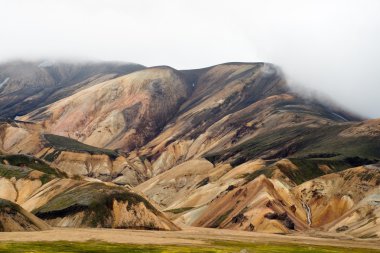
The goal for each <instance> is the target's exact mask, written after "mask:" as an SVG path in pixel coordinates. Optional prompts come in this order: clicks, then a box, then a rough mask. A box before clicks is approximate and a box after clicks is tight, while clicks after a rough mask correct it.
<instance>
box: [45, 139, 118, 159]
mask: <svg viewBox="0 0 380 253" xmlns="http://www.w3.org/2000/svg"><path fill="white" fill-rule="evenodd" d="M44 138H45V140H46V142H47V143H46V146H48V147H53V148H54V149H56V150H57V152H58V151H73V152H86V153H90V154H105V155H108V156H109V157H111V158H116V157H117V156H118V153H117V152H116V151H114V150H110V149H104V148H97V147H94V146H90V145H87V144H84V143H82V142H79V141H77V140H74V139H71V138H67V137H64V136H59V135H54V134H44ZM54 155H57V154H56V153H55V154H54ZM54 155H53V157H47V159H49V160H52V159H54Z"/></svg>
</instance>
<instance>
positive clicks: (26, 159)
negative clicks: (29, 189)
mask: <svg viewBox="0 0 380 253" xmlns="http://www.w3.org/2000/svg"><path fill="white" fill-rule="evenodd" d="M0 162H1V163H0V177H5V178H13V177H14V178H16V179H20V178H28V177H29V174H30V173H31V172H32V171H33V170H38V171H41V172H42V173H43V174H42V175H41V176H40V178H39V179H40V180H41V182H42V184H46V183H47V182H49V181H50V180H52V179H54V178H56V177H67V175H66V174H65V173H63V172H61V171H59V170H57V169H54V168H52V167H50V166H49V165H48V164H47V163H45V162H44V161H42V160H40V159H37V158H35V157H32V156H28V155H19V154H18V155H2V156H0Z"/></svg>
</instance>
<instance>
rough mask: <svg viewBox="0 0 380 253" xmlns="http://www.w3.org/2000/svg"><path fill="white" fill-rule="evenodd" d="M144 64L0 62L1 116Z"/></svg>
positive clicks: (16, 113) (15, 113)
mask: <svg viewBox="0 0 380 253" xmlns="http://www.w3.org/2000/svg"><path fill="white" fill-rule="evenodd" d="M143 68H144V67H143V66H142V65H138V64H129V63H112V62H110V63H96V62H80V63H75V62H62V61H40V62H38V61H34V62H33V61H12V62H4V63H0V118H12V119H13V118H14V117H15V116H20V115H23V114H26V113H28V112H31V111H32V110H34V109H37V108H40V107H42V106H44V105H47V104H50V103H53V102H55V101H57V100H59V99H61V98H64V97H67V96H70V95H72V94H74V93H75V92H76V91H78V90H80V89H83V88H85V87H89V86H92V85H94V84H96V83H100V82H103V81H106V80H109V79H112V78H115V77H117V76H120V75H125V74H128V73H131V72H134V71H137V70H141V69H143Z"/></svg>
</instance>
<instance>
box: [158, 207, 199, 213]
mask: <svg viewBox="0 0 380 253" xmlns="http://www.w3.org/2000/svg"><path fill="white" fill-rule="evenodd" d="M193 208H194V207H182V208H176V209H170V210H166V211H165V212H168V213H174V214H179V213H183V212H186V211H189V210H191V209H193Z"/></svg>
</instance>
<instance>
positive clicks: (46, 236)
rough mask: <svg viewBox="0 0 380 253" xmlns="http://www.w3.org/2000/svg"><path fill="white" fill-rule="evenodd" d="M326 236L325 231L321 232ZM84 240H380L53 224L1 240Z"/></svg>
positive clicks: (351, 243) (345, 243)
mask: <svg viewBox="0 0 380 253" xmlns="http://www.w3.org/2000/svg"><path fill="white" fill-rule="evenodd" d="M324 236H327V235H324ZM62 240H63V241H87V240H101V241H106V242H114V243H133V244H162V245H165V244H176V245H180V244H181V245H186V244H191V245H196V244H198V245H199V244H206V243H207V240H231V241H242V242H258V243H297V244H311V245H328V246H340V247H355V248H373V249H380V240H378V239H376V240H372V239H369V240H362V239H352V238H348V237H347V238H339V239H338V238H332V237H331V238H316V237H310V236H305V235H297V234H293V235H273V234H264V233H255V232H245V231H235V230H226V229H208V228H194V227H189V228H185V229H184V230H182V231H176V232H169V231H145V230H115V229H82V228H79V229H72V228H55V229H53V230H48V231H41V232H5V233H1V234H0V241H62Z"/></svg>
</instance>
